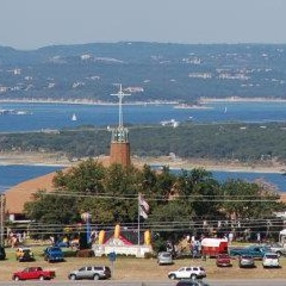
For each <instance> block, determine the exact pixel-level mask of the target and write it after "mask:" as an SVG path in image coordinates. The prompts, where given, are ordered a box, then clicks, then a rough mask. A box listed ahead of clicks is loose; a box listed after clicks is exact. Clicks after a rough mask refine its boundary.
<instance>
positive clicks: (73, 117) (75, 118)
mask: <svg viewBox="0 0 286 286" xmlns="http://www.w3.org/2000/svg"><path fill="white" fill-rule="evenodd" d="M71 121H77V117H76V115H75V113H74V114H73V115H72V118H71Z"/></svg>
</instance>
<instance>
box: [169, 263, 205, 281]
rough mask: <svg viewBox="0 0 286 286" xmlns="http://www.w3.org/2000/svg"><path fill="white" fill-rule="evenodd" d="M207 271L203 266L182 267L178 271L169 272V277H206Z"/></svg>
mask: <svg viewBox="0 0 286 286" xmlns="http://www.w3.org/2000/svg"><path fill="white" fill-rule="evenodd" d="M206 276H207V275H206V271H205V269H204V268H203V267H201V266H195V267H193V266H188V267H181V268H179V269H178V270H176V271H171V272H169V273H168V277H169V278H170V279H193V280H195V279H197V278H198V279H201V278H205V277H206Z"/></svg>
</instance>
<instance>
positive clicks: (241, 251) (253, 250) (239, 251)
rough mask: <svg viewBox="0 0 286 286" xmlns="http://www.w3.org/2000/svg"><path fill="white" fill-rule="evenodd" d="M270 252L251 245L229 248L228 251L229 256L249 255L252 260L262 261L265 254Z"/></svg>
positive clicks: (265, 248)
mask: <svg viewBox="0 0 286 286" xmlns="http://www.w3.org/2000/svg"><path fill="white" fill-rule="evenodd" d="M267 252H271V250H270V249H269V248H268V247H265V246H257V245H252V246H249V247H243V248H231V249H230V251H229V255H230V256H241V255H250V256H252V257H253V258H254V259H262V257H263V256H264V254H265V253H267Z"/></svg>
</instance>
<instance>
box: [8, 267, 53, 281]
mask: <svg viewBox="0 0 286 286" xmlns="http://www.w3.org/2000/svg"><path fill="white" fill-rule="evenodd" d="M54 277H56V273H55V271H51V270H43V269H42V267H27V268H25V269H24V270H23V271H19V272H15V273H13V276H12V279H13V280H15V281H19V280H30V279H38V280H50V279H53V278H54Z"/></svg>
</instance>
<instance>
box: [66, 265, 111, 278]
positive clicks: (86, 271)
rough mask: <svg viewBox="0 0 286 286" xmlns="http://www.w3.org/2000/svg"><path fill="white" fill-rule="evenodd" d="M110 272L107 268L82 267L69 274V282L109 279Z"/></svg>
mask: <svg viewBox="0 0 286 286" xmlns="http://www.w3.org/2000/svg"><path fill="white" fill-rule="evenodd" d="M110 277H111V271H110V268H109V267H108V266H84V267H81V268H79V269H78V270H74V271H72V272H70V273H69V275H68V278H69V279H70V280H80V279H93V280H98V279H109V278H110Z"/></svg>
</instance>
